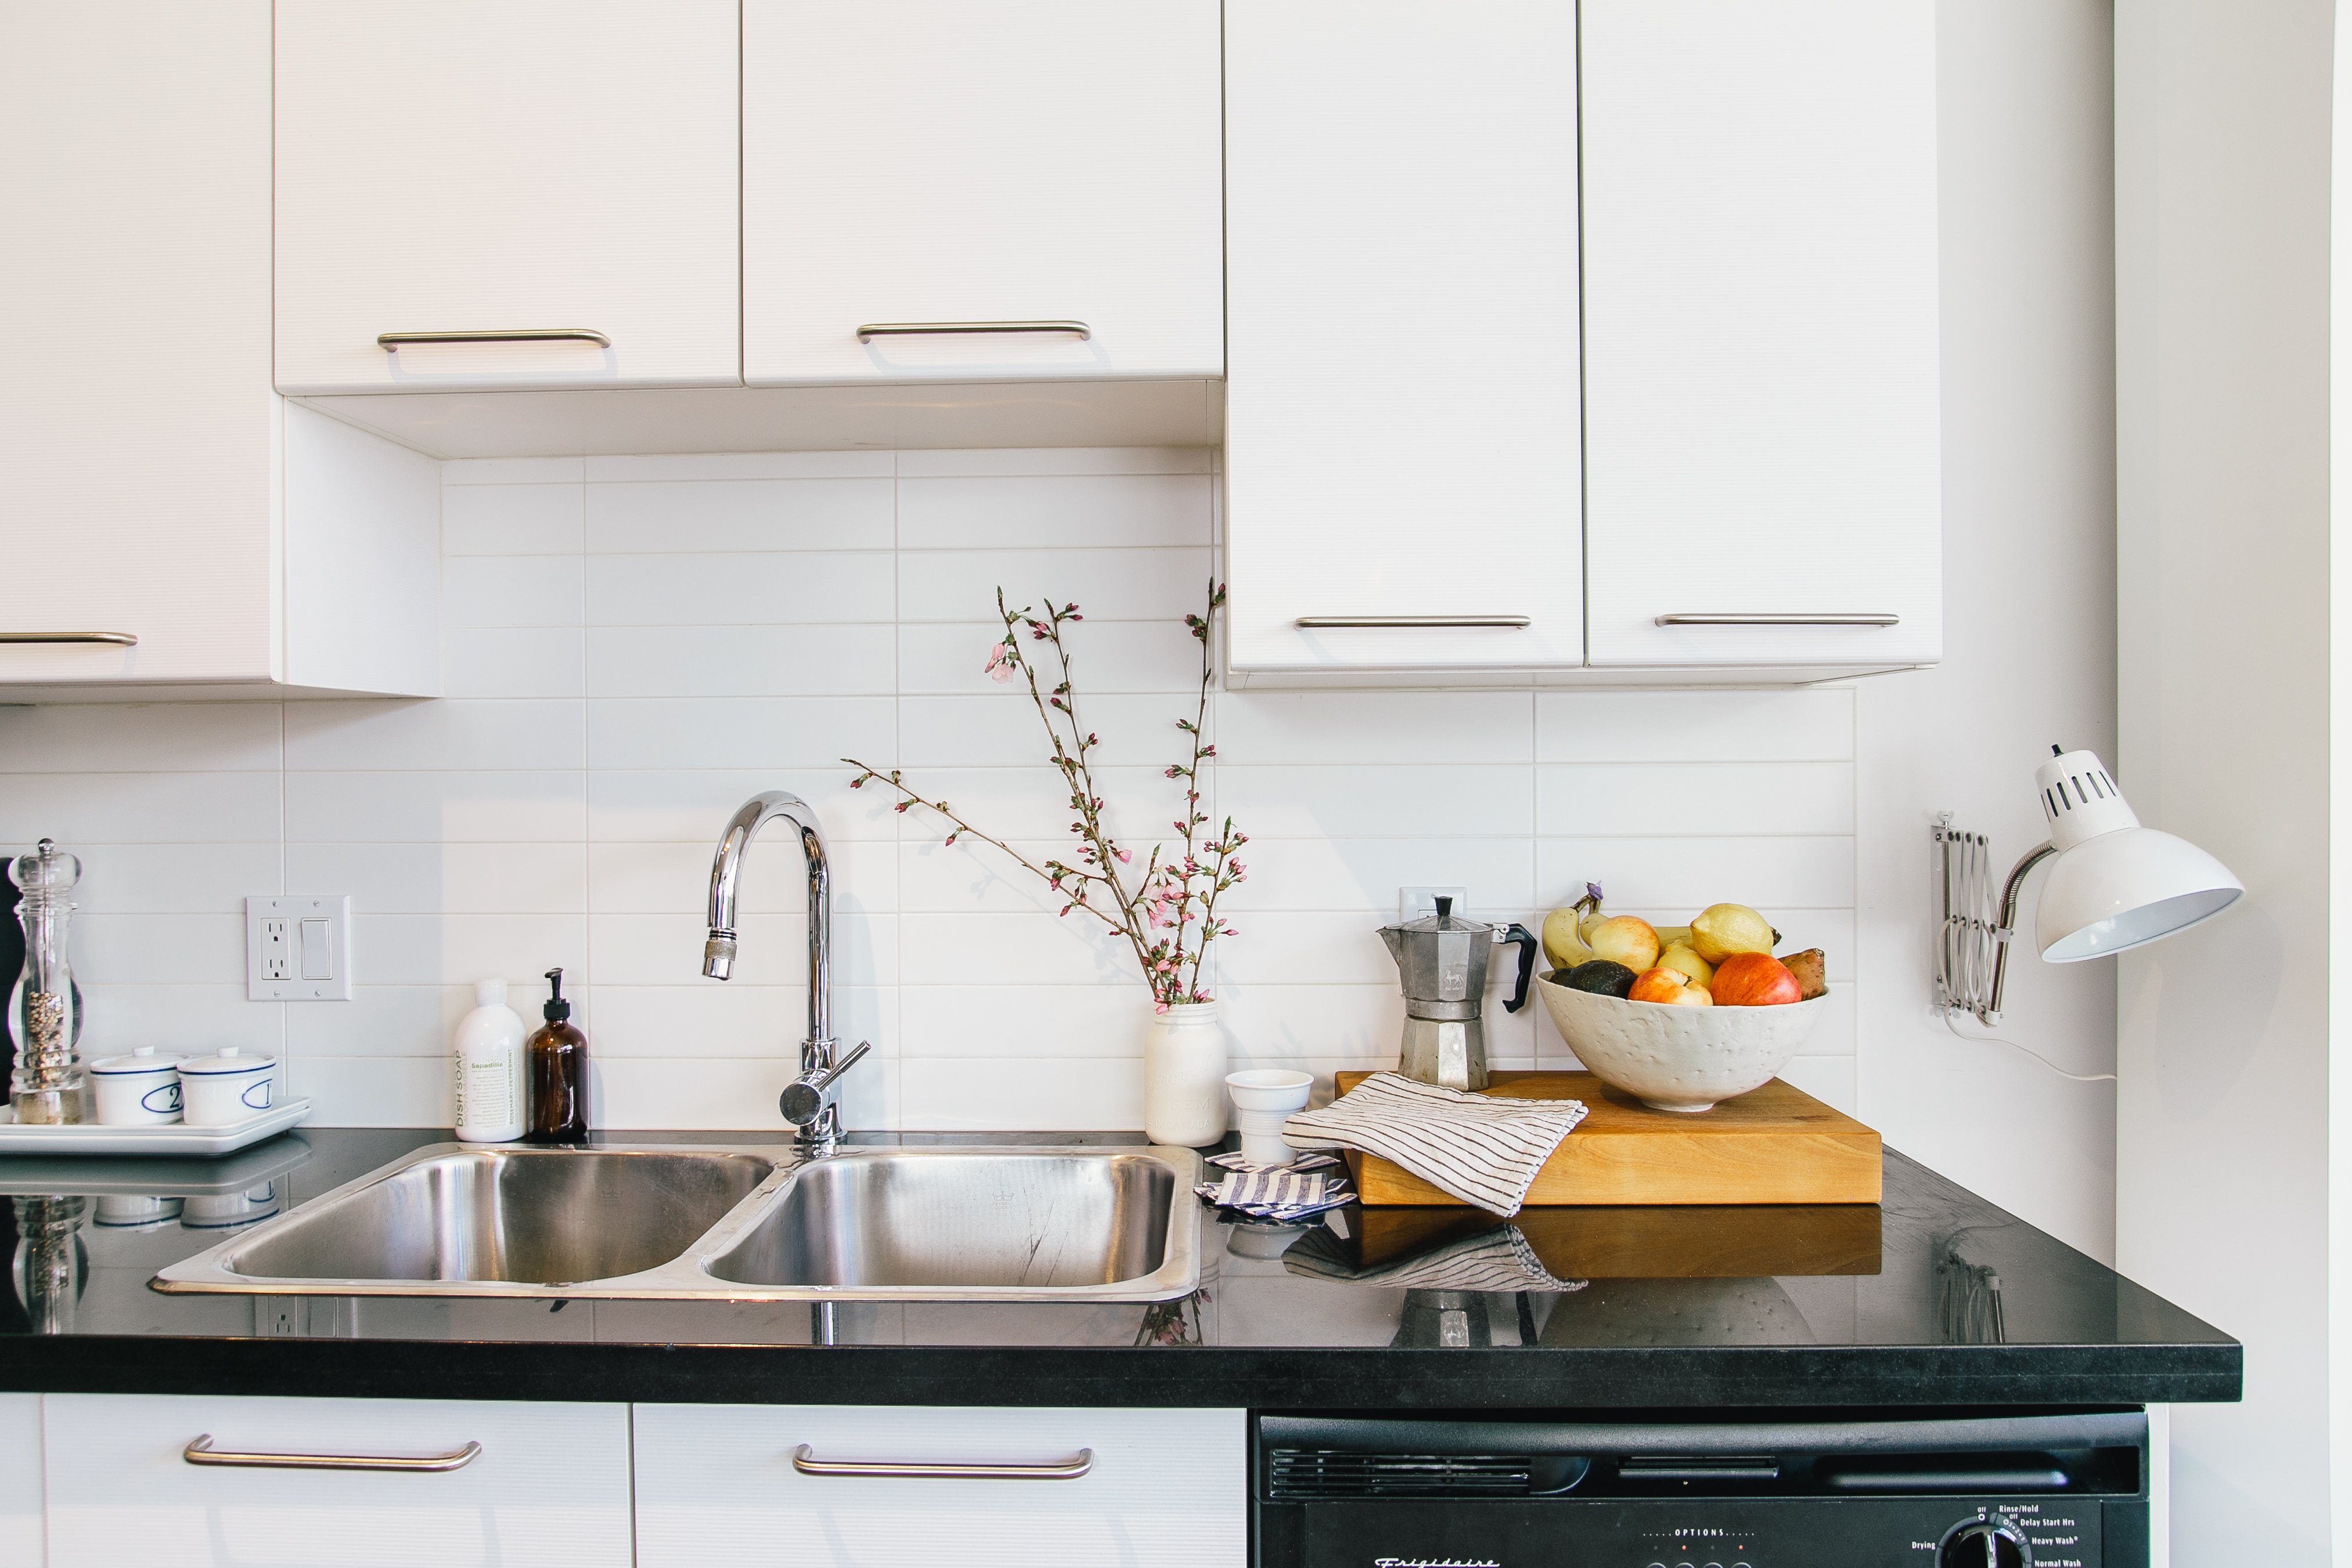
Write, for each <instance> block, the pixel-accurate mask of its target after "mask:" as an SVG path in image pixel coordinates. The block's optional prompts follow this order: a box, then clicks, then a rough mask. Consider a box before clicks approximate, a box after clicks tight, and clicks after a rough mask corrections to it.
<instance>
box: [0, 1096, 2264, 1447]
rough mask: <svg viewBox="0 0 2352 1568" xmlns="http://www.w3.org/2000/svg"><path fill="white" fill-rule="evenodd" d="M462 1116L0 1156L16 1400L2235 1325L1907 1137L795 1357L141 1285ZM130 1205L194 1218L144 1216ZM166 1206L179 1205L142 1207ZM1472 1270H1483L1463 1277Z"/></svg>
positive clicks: (1397, 1359) (1747, 1356) (459, 1303)
mask: <svg viewBox="0 0 2352 1568" xmlns="http://www.w3.org/2000/svg"><path fill="white" fill-rule="evenodd" d="M448 1135H449V1134H446V1132H441V1131H437V1130H400V1131H387V1130H378V1129H333V1128H316V1129H305V1130H303V1131H301V1132H299V1133H294V1134H286V1135H284V1136H282V1137H279V1138H278V1139H275V1140H273V1141H271V1142H270V1143H268V1144H265V1145H259V1146H257V1147H256V1148H253V1149H249V1150H247V1151H245V1152H243V1153H242V1154H240V1155H235V1156H231V1158H230V1159H229V1160H226V1161H219V1162H192V1161H172V1162H154V1161H140V1160H63V1159H43V1160H29V1159H22V1158H6V1159H0V1194H5V1195H7V1196H9V1197H13V1198H14V1201H13V1202H9V1203H0V1226H5V1227H7V1228H9V1229H10V1230H11V1231H13V1234H11V1235H7V1236H5V1237H0V1241H5V1242H6V1243H7V1244H9V1245H10V1246H12V1247H13V1249H14V1252H15V1257H16V1274H15V1287H16V1288H15V1290H14V1291H0V1389H6V1390H32V1391H42V1392H85V1393H145V1394H197V1393H204V1394H253V1395H265V1394H267V1395H313V1396H352V1397H360V1396H370V1397H388V1398H477V1399H574V1400H631V1401H648V1402H654V1401H682V1402H694V1401H730V1402H772V1403H789V1404H875V1405H892V1404H900V1405H918V1404H939V1405H966V1404H971V1405H1004V1404H1014V1405H1055V1404H1059V1405H1147V1406H1148V1405H1172V1406H1251V1407H1255V1408H1260V1409H1267V1408H1290V1409H1306V1408H1317V1409H1350V1408H1352V1409H1368V1408H1379V1409H1391V1410H1393V1409H1430V1410H1435V1409H1455V1410H1464V1409H1486V1410H1496V1409H1552V1410H1566V1409H1591V1410H1600V1409H1610V1410H1617V1411H1628V1410H1638V1409H1654V1410H1669V1409H1690V1408H1702V1407H1703V1408H1709V1409H1717V1410H1723V1409H1748V1410H1785V1409H1790V1408H1796V1407H1801V1408H1805V1409H1808V1410H1829V1409H1865V1408H1867V1409H1889V1408H1907V1409H1922V1410H1924V1409H1930V1408H1932V1409H1937V1410H1959V1409H1977V1408H1993V1407H2004V1408H2017V1407H2043V1408H2047V1407H2061V1406H2077V1407H2079V1406H2124V1405H2139V1404H2152V1403H2175V1402H2193V1401H2211V1400H2234V1399H2236V1398H2238V1397H2239V1393H2240V1376H2241V1351H2240V1347H2239V1345H2238V1343H2237V1342H2235V1341H2234V1340H2232V1339H2231V1338H2230V1337H2229V1336H2228V1335H2227V1334H2224V1333H2221V1332H2220V1331H2219V1330H2217V1329H2215V1328H2213V1327H2211V1326H2210V1325H2209V1324H2207V1323H2204V1322H2200V1321H2199V1320H2198V1319H2196V1318H2194V1317H2192V1316H2190V1315H2189V1313H2187V1312H2182V1311H2181V1310H2180V1309H2179V1308H2177V1307H2175V1306H2173V1305H2172V1304H2171V1303H2170V1302H2168V1301H2164V1300H2162V1299H2160V1298H2159V1297H2157V1296H2155V1295H2153V1294H2151V1293H2150V1292H2148V1291H2145V1290H2142V1289H2141V1288H2140V1287H2139V1286H2137V1285H2135V1284H2133V1283H2132V1282H2131V1281H2128V1280H2126V1279H2123V1278H2122V1277H2120V1276H2119V1275H2117V1274H2116V1273H2114V1272H2113V1271H2112V1270H2108V1269H2105V1268H2104V1267H2102V1266H2101V1265H2100V1264H2098V1263H2096V1262H2095V1261H2093V1260H2091V1259H2089V1258H2087V1257H2085V1256H2084V1255H2083V1254H2082V1253H2080V1252H2077V1251H2075V1250H2074V1249H2072V1248H2069V1247H2066V1246H2064V1245H2063V1244H2062V1243H2060V1242H2059V1241H2057V1240H2055V1239H2053V1238H2052V1237H2050V1236H2047V1235H2045V1234H2043V1233H2042V1231H2039V1230H2036V1229H2034V1228H2032V1226H2030V1225H2027V1224H2025V1223H2024V1222H2023V1221H2021V1220H2019V1219H2016V1218H2012V1217H2011V1216H2010V1215H2008V1214H2005V1213H2003V1212H2002V1211H2001V1210H2000V1209H1998V1208H1995V1207H1992V1206H1991V1205H1990V1204H1989V1203H1986V1202H1985V1201H1983V1200H1982V1199H1980V1198H1979V1197H1975V1196H1974V1195H1972V1194H1970V1193H1969V1192H1968V1191H1966V1190H1964V1189H1963V1188H1961V1187H1959V1186H1955V1185H1954V1184H1952V1183H1951V1182H1948V1181H1946V1180H1945V1179H1943V1178H1942V1177H1940V1176H1937V1175H1935V1174H1934V1173H1933V1172H1931V1171H1928V1170H1927V1169H1926V1168H1925V1167H1923V1166H1919V1165H1916V1164H1915V1163H1913V1162H1912V1161H1910V1160H1908V1159H1906V1158H1905V1157H1903V1156H1902V1155H1897V1154H1894V1153H1889V1154H1888V1155H1886V1184H1885V1203H1884V1206H1883V1207H1859V1206H1839V1207H1806V1208H1795V1207H1781V1208H1773V1207H1754V1208H1704V1209H1699V1208H1592V1209H1544V1210H1535V1209H1530V1210H1527V1211H1525V1212H1524V1213H1523V1214H1522V1215H1521V1216H1520V1218H1519V1221H1518V1224H1517V1228H1516V1231H1514V1230H1513V1229H1510V1228H1505V1227H1504V1226H1503V1224H1502V1222H1501V1221H1499V1220H1496V1218H1494V1217H1492V1216H1488V1215H1482V1214H1479V1213H1477V1212H1476V1211H1473V1210H1439V1209H1384V1210H1372V1211H1366V1210H1361V1209H1353V1208H1351V1209H1348V1210H1343V1211H1341V1213H1340V1214H1339V1217H1338V1223H1337V1225H1333V1226H1318V1227H1315V1228H1306V1229H1283V1230H1273V1229H1266V1228H1255V1227H1241V1228H1236V1227H1234V1226H1233V1225H1230V1224H1225V1223H1221V1222H1220V1220H1219V1218H1218V1217H1217V1216H1216V1215H1215V1214H1214V1213H1213V1212H1211V1211H1209V1210H1207V1209H1206V1208H1202V1210H1201V1213H1200V1218H1199V1223H1200V1225H1201V1227H1202V1232H1201V1251H1202V1280H1201V1290H1200V1291H1198V1292H1196V1294H1195V1295H1194V1296H1192V1298H1190V1299H1189V1300H1187V1301H1182V1302H1180V1303H1163V1304H1161V1305H1159V1306H1144V1305H1136V1304H1125V1305H1089V1306H1066V1305H1059V1304H1055V1305H1044V1306H1039V1305H1027V1304H1024V1305H1001V1304H977V1305H932V1304H929V1303H920V1304H902V1303H875V1302H845V1303H841V1304H840V1305H838V1306H837V1307H835V1309H834V1322H833V1329H832V1339H831V1343H813V1340H814V1339H815V1338H817V1337H820V1336H819V1335H818V1333H816V1331H815V1328H814V1314H813V1313H812V1311H811V1309H810V1308H809V1307H808V1306H807V1305H805V1304H802V1303H790V1304H773V1303H730V1302H721V1301H711V1302H701V1301H695V1302H672V1301H566V1302H556V1303H550V1302H546V1301H487V1300H452V1299H447V1298H441V1299H435V1298H422V1297H419V1298H387V1297H369V1298H364V1299H357V1300H354V1299H352V1298H328V1297H313V1298H288V1297H267V1296H261V1297H248V1296H226V1295H194V1296H191V1295H176V1296H166V1295H163V1294H160V1293H158V1292H156V1291H152V1290H150V1289H149V1288H148V1281H149V1279H150V1278H151V1277H152V1275H153V1274H154V1272H155V1270H158V1269H160V1268H162V1267H163V1266H164V1265H166V1264H168V1263H172V1262H175V1261H177V1260H180V1259H183V1258H185V1257H188V1256H191V1255H193V1254H194V1253H196V1252H199V1251H202V1250H204V1249H205V1248H207V1247H210V1246H213V1245H214V1244H215V1243H216V1242H218V1241H220V1240H222V1239H225V1238H226V1235H227V1234H228V1232H227V1231H226V1230H224V1229H218V1228H194V1227H196V1226H198V1225H201V1224H204V1223H206V1222H208V1221H209V1222H215V1223H217V1222H222V1221H226V1220H231V1219H233V1218H237V1217H236V1216H235V1215H233V1214H231V1213H230V1212H229V1211H230V1210H233V1209H236V1208H238V1207H245V1208H247V1209H257V1210H260V1211H262V1212H261V1213H259V1214H256V1215H255V1216H254V1218H263V1217H266V1214H267V1213H271V1212H283V1211H284V1210H285V1209H287V1208H290V1207H293V1206H294V1205H295V1204H297V1203H299V1202H302V1201H304V1200H306V1199H308V1198H310V1197H317V1196H318V1195H319V1194H320V1193H323V1192H325V1191H328V1190H329V1189H331V1188H332V1187H335V1186H340V1185H341V1184H342V1183H344V1182H346V1181H350V1180H352V1178H354V1177H356V1176H362V1175H365V1174H366V1173H368V1172H369V1171H372V1170H373V1169H375V1168H376V1167H378V1166H383V1165H384V1164H387V1163H389V1162H390V1161H392V1160H394V1159H395V1158H397V1157H399V1156H400V1155H403V1154H405V1153H406V1152H407V1151H409V1150H411V1149H413V1148H415V1147H416V1146H418V1145H423V1144H427V1143H436V1142H441V1141H444V1140H446V1138H447V1137H448ZM861 1141H865V1142H877V1143H887V1142H893V1141H898V1140H896V1139H893V1138H889V1137H881V1138H870V1139H866V1140H861ZM905 1141H907V1142H910V1143H912V1142H918V1141H924V1142H948V1141H952V1142H957V1143H976V1142H985V1141H999V1142H1003V1141H1015V1140H1008V1139H998V1140H987V1139H982V1138H974V1137H971V1136H969V1135H959V1136H957V1137H955V1138H953V1139H939V1138H931V1139H919V1138H918V1137H917V1136H916V1135H913V1134H908V1135H906V1138H905ZM1017 1141H1020V1142H1024V1143H1130V1142H1135V1141H1137V1140H1136V1139H1135V1138H1134V1137H1133V1136H1132V1135H1105V1136H1101V1137H1091V1138H1088V1137H1079V1136H1074V1135H1069V1134H1052V1135H1047V1136H1037V1137H1025V1138H1022V1139H1019V1140H1017ZM614 1142H627V1143H656V1142H658V1143H702V1144H715V1143H726V1144H735V1145H741V1144H749V1143H765V1142H778V1143H781V1142H782V1138H781V1137H780V1136H779V1135H777V1134H740V1133H730V1134H713V1133H696V1134H627V1135H626V1137H625V1138H619V1137H616V1138H615V1139H614ZM239 1184H243V1185H242V1186H240V1185H239ZM207 1189H210V1191H211V1193H212V1196H210V1197H206V1196H205V1193H206V1191H207ZM264 1189H267V1190H266V1192H265V1190H264ZM147 1191H157V1192H163V1193H177V1194H180V1195H182V1202H180V1203H179V1204H172V1203H168V1202H167V1203H164V1204H163V1205H160V1206H158V1205H154V1204H151V1203H142V1201H141V1198H140V1195H141V1194H142V1193H143V1192H147ZM239 1192H247V1193H251V1194H254V1195H256V1196H254V1197H250V1198H247V1199H243V1200H240V1199H238V1198H237V1197H235V1195H236V1193H239ZM189 1195H193V1197H190V1196H189ZM1187 1201H1190V1200H1187ZM157 1207H161V1208H163V1209H164V1210H171V1209H174V1208H176V1209H178V1210H179V1213H178V1216H177V1217H176V1218H163V1219H160V1220H159V1219H156V1218H152V1211H153V1210H154V1209H156V1208H157ZM142 1210H146V1211H149V1213H148V1216H147V1217H146V1218H144V1221H143V1223H142ZM76 1249H78V1250H79V1256H76V1257H75V1258H74V1259H73V1261H72V1265H71V1266H72V1267H73V1268H74V1269H75V1270H77V1271H78V1272H79V1275H80V1284H79V1290H78V1291H76V1292H75V1293H74V1294H73V1296H72V1298H71V1299H70V1300H68V1299H66V1298H65V1296H64V1295H63V1294H62V1293H61V1292H53V1293H50V1294H47V1295H45V1294H44V1293H43V1291H42V1290H41V1289H40V1286H39V1283H38V1277H37V1266H38V1265H39V1263H40V1262H41V1261H42V1258H43V1256H44V1255H46V1257H47V1258H48V1259H51V1260H56V1259H59V1258H62V1257H64V1256H66V1255H67V1254H68V1253H72V1252H75V1251H76ZM85 1258H86V1262H85V1261H84V1259H85ZM1465 1270H1471V1271H1474V1273H1469V1274H1465ZM28 1271H30V1272H32V1273H33V1274H34V1275H35V1278H34V1281H33V1282H32V1283H30V1284H28V1283H27V1274H28ZM1474 1276H1475V1277H1474ZM1465 1279H1472V1280H1473V1281H1474V1282H1475V1283H1478V1284H1481V1285H1486V1286H1487V1287H1489V1288H1488V1289H1486V1290H1483V1291H1453V1290H1449V1289H1448V1287H1450V1286H1453V1285H1456V1284H1458V1283H1460V1282H1462V1281H1465ZM1522 1280H1524V1281H1525V1282H1526V1283H1527V1285H1528V1288H1527V1289H1524V1290H1520V1289H1517V1288H1511V1287H1515V1286H1516V1285H1517V1283H1519V1282H1520V1281H1522ZM1498 1282H1499V1283H1501V1284H1502V1285H1503V1286H1505V1287H1506V1288H1502V1289H1495V1288H1492V1287H1494V1286H1495V1285H1496V1284H1497V1283H1498ZM1441 1292H1444V1293H1441ZM28 1299H29V1300H30V1301H31V1303H32V1304H31V1305H30V1306H29V1307H28V1306H27V1304H26V1302H27V1300H28Z"/></svg>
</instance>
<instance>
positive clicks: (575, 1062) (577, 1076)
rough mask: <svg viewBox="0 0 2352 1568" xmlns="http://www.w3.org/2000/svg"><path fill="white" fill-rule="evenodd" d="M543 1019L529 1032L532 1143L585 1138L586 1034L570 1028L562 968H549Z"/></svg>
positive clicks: (549, 1142)
mask: <svg viewBox="0 0 2352 1568" xmlns="http://www.w3.org/2000/svg"><path fill="white" fill-rule="evenodd" d="M547 984H548V992H549V994H548V999H547V1005H546V1006H544V1007H543V1008H541V1009H540V1011H541V1015H542V1016H543V1017H545V1019H547V1021H546V1022H545V1023H543V1024H541V1025H540V1026H539V1028H537V1029H536V1030H532V1031H531V1036H530V1043H529V1044H528V1045H527V1046H526V1048H525V1049H526V1050H527V1051H529V1053H530V1132H529V1133H527V1134H524V1136H525V1137H527V1138H528V1139H529V1140H530V1142H532V1143H534V1144H582V1143H585V1142H587V1141H588V1037H587V1036H586V1035H584V1034H582V1033H581V1032H580V1031H579V1030H576V1029H573V1028H572V1004H571V1003H570V1002H567V1001H565V1000H564V999H563V971H562V969H560V968H557V969H550V970H549V971H548V972H547Z"/></svg>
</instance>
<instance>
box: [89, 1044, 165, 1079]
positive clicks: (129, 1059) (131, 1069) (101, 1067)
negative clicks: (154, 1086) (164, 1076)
mask: <svg viewBox="0 0 2352 1568" xmlns="http://www.w3.org/2000/svg"><path fill="white" fill-rule="evenodd" d="M187 1060H188V1059H187V1058H186V1057H184V1056H159V1055H157V1054H156V1052H155V1048H154V1047H153V1046H152V1045H142V1046H141V1047H140V1048H139V1049H138V1050H136V1051H132V1052H131V1054H130V1055H128V1056H110V1057H107V1058H105V1059H104V1060H102V1061H93V1062H91V1063H90V1064H89V1071H92V1072H95V1073H98V1074H100V1076H112V1075H113V1074H116V1073H138V1072H169V1071H173V1069H175V1068H180V1067H184V1065H185V1064H186V1062H187Z"/></svg>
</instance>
